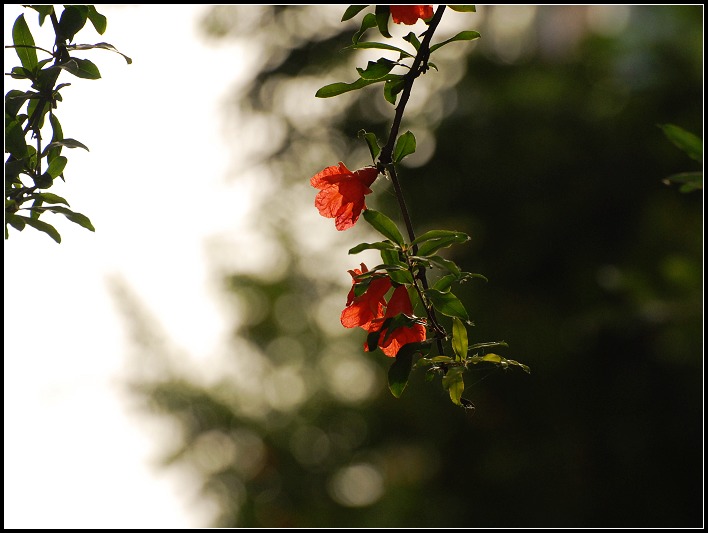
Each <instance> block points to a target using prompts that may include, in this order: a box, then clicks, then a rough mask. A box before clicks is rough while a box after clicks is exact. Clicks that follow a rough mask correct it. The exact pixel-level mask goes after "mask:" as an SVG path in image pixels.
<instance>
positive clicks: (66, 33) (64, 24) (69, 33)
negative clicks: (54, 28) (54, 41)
mask: <svg viewBox="0 0 708 533" xmlns="http://www.w3.org/2000/svg"><path fill="white" fill-rule="evenodd" d="M87 16H88V6H77V5H71V6H67V5H65V6H64V11H62V14H61V17H60V18H59V30H60V32H61V35H62V36H63V37H65V38H66V39H67V40H68V41H69V42H71V41H73V40H74V36H75V35H76V34H77V33H78V32H79V30H81V28H83V27H84V25H85V24H86V18H87Z"/></svg>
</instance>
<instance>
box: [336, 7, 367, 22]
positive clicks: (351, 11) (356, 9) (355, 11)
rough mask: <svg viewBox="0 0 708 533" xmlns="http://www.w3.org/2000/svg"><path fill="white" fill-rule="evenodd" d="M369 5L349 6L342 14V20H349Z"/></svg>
mask: <svg viewBox="0 0 708 533" xmlns="http://www.w3.org/2000/svg"><path fill="white" fill-rule="evenodd" d="M367 7H369V6H349V7H348V8H347V9H346V11H344V15H342V20H341V22H344V21H345V20H349V19H350V18H353V17H355V16H356V15H358V14H359V13H360V12H361V11H363V10H364V9H366V8H367Z"/></svg>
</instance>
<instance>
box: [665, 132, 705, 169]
mask: <svg viewBox="0 0 708 533" xmlns="http://www.w3.org/2000/svg"><path fill="white" fill-rule="evenodd" d="M659 127H660V128H661V129H662V130H664V135H666V137H667V138H668V139H669V140H670V141H671V142H672V143H674V144H675V145H676V146H677V147H678V148H679V149H681V150H682V151H683V152H685V153H686V155H688V157H690V158H691V159H694V160H696V161H698V162H699V163H701V162H703V141H702V140H701V139H700V138H699V137H697V136H695V135H694V134H693V133H690V132H688V131H686V130H685V129H683V128H680V127H679V126H676V125H674V124H663V125H660V126H659Z"/></svg>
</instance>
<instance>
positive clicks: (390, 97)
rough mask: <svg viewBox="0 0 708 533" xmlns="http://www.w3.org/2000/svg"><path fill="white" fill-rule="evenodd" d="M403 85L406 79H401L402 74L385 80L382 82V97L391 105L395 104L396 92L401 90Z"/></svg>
mask: <svg viewBox="0 0 708 533" xmlns="http://www.w3.org/2000/svg"><path fill="white" fill-rule="evenodd" d="M405 85H406V80H404V79H403V76H397V77H396V78H394V79H388V80H386V83H384V98H385V99H386V101H387V102H389V103H390V104H391V105H396V97H397V96H398V93H400V92H401V91H402V90H403V87H405Z"/></svg>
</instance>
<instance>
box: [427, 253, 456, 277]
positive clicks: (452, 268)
mask: <svg viewBox="0 0 708 533" xmlns="http://www.w3.org/2000/svg"><path fill="white" fill-rule="evenodd" d="M428 260H429V261H432V262H433V263H435V264H436V265H437V266H439V267H440V268H444V269H445V270H447V271H448V272H451V273H452V274H454V275H455V276H456V277H459V276H461V275H462V272H461V271H460V267H458V266H457V264H456V263H455V262H454V261H450V260H449V259H445V258H444V257H440V256H439V255H431V256H430V257H428Z"/></svg>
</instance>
